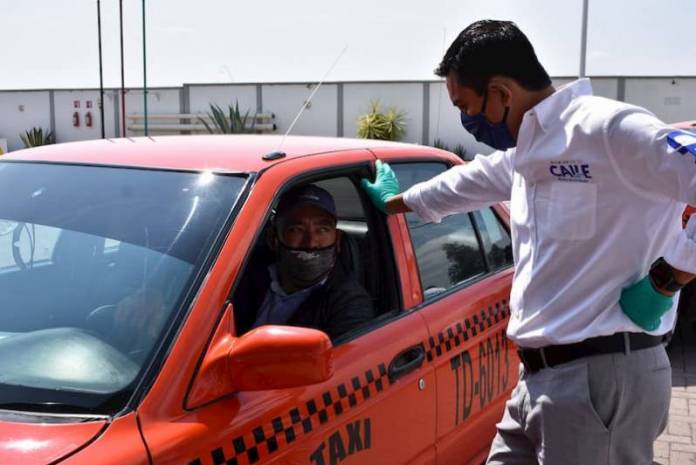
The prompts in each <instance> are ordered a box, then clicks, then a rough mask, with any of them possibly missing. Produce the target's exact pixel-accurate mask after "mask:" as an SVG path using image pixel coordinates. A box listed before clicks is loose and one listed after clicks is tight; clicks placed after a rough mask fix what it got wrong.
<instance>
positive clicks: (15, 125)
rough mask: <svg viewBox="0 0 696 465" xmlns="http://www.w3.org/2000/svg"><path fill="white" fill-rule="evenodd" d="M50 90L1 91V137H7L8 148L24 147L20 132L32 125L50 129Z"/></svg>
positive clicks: (22, 132)
mask: <svg viewBox="0 0 696 465" xmlns="http://www.w3.org/2000/svg"><path fill="white" fill-rule="evenodd" d="M50 126H51V116H50V100H49V92H48V91H37V92H31V91H27V92H0V138H3V139H7V148H8V150H18V149H21V148H24V144H23V143H22V141H21V139H20V138H19V135H20V134H24V132H25V131H27V130H29V129H31V128H32V127H41V128H43V129H44V131H48V130H50Z"/></svg>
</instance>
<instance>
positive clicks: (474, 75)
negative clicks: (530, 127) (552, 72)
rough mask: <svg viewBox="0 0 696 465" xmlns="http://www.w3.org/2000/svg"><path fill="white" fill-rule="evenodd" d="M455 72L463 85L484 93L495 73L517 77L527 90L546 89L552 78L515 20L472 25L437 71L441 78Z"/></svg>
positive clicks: (458, 38) (485, 21) (458, 39)
mask: <svg viewBox="0 0 696 465" xmlns="http://www.w3.org/2000/svg"><path fill="white" fill-rule="evenodd" d="M451 71H454V73H455V75H456V77H457V80H458V81H459V84H461V85H464V86H467V87H471V88H472V89H474V90H475V91H476V92H477V93H478V94H479V95H483V93H484V92H485V90H486V86H487V85H488V81H489V80H490V78H491V77H492V76H496V75H499V76H506V77H510V78H513V79H514V80H515V81H517V82H518V83H519V84H520V85H521V86H522V87H523V88H525V89H527V90H532V91H535V90H542V89H544V88H546V87H548V86H550V85H551V78H550V77H549V75H548V73H547V72H546V70H545V69H544V67H543V66H541V63H539V59H538V58H537V56H536V53H534V47H532V44H531V43H530V42H529V39H527V36H525V35H524V34H523V33H522V31H520V30H519V28H518V27H517V26H516V25H515V23H513V22H511V21H496V20H491V19H485V20H482V21H477V22H475V23H472V24H470V25H469V26H468V27H467V28H466V29H464V30H463V31H462V32H461V33H460V34H459V36H457V38H456V39H455V40H454V42H452V45H450V47H449V49H447V53H445V56H444V57H443V59H442V62H441V63H440V65H439V66H438V67H437V69H436V70H435V74H436V75H438V76H440V77H447V75H448V74H449V73H450V72H451Z"/></svg>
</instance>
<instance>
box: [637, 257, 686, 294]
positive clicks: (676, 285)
mask: <svg viewBox="0 0 696 465" xmlns="http://www.w3.org/2000/svg"><path fill="white" fill-rule="evenodd" d="M648 275H649V277H650V284H652V287H653V288H654V289H655V290H656V291H657V292H659V293H661V294H663V295H665V296H668V297H671V296H673V295H674V294H676V293H677V292H678V291H679V290H680V289H681V288H682V287H684V286H685V285H686V284H688V283H689V282H690V281H691V280H692V279H693V278H694V275H693V274H691V273H688V272H685V271H682V270H678V269H676V268H674V267H673V266H672V265H671V264H669V262H667V261H666V260H665V259H664V258H662V257H661V258H659V259H657V260H656V261H655V263H653V264H652V266H651V267H650V273H648Z"/></svg>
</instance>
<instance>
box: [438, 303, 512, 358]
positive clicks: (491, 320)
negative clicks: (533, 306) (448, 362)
mask: <svg viewBox="0 0 696 465" xmlns="http://www.w3.org/2000/svg"><path fill="white" fill-rule="evenodd" d="M508 315H510V306H509V305H508V302H507V301H506V300H503V301H501V302H496V303H495V304H494V305H489V306H488V308H487V309H485V310H481V311H480V312H479V313H477V314H474V315H472V316H471V317H470V318H466V319H465V320H464V321H463V322H457V323H455V324H453V325H452V326H449V327H447V328H445V329H444V330H442V331H440V332H439V333H438V334H437V336H436V337H433V336H431V337H429V338H428V343H427V344H426V347H427V352H426V354H425V356H426V358H427V360H428V362H432V361H433V360H434V359H436V358H438V357H442V356H443V355H444V354H447V353H448V352H450V351H451V350H452V349H454V348H456V347H459V346H460V345H462V344H463V343H464V342H466V341H468V340H469V339H471V338H473V337H476V335H477V334H479V333H482V332H484V331H486V330H487V329H488V328H490V327H491V326H493V325H494V324H496V323H499V322H501V321H503V320H504V319H505V318H507V316H508Z"/></svg>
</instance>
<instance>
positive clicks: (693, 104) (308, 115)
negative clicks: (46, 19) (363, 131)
mask: <svg viewBox="0 0 696 465" xmlns="http://www.w3.org/2000/svg"><path fill="white" fill-rule="evenodd" d="M574 79H575V78H571V77H565V78H555V79H553V83H554V85H555V86H557V87H558V86H561V85H564V84H567V83H569V82H571V81H573V80H574ZM620 79H623V80H624V84H625V85H624V96H625V100H626V101H627V102H630V103H634V104H637V105H640V106H644V107H646V108H648V109H649V110H650V111H652V112H654V113H655V114H656V115H657V116H658V117H659V118H661V119H663V120H664V121H667V122H676V121H683V120H692V119H696V78H693V77H692V78H674V79H672V78H642V77H631V78H616V77H600V78H593V79H592V85H593V88H594V92H595V94H596V95H601V96H605V97H609V98H618V97H619V87H620V85H619V82H620ZM312 85H313V84H304V83H299V84H258V85H257V84H220V85H187V86H184V87H182V88H152V89H150V90H149V95H148V111H149V112H150V113H179V112H181V109H182V102H183V101H184V99H185V94H186V92H188V101H189V110H190V111H191V112H192V113H196V112H206V111H208V110H209V105H210V103H216V104H218V105H220V106H222V107H226V106H227V105H229V104H234V102H235V101H238V102H239V106H240V109H241V110H242V111H246V110H249V111H250V112H252V113H253V112H255V111H256V110H257V87H258V86H261V101H262V107H263V108H262V111H265V112H272V113H274V114H275V115H276V124H277V126H278V130H277V133H279V134H282V133H283V132H285V130H286V129H287V128H288V126H289V125H290V123H291V122H292V120H293V118H294V117H295V115H296V114H297V112H298V111H299V109H300V107H301V106H302V104H303V103H304V101H305V100H306V99H307V98H308V97H309V95H310V93H311V91H312ZM424 85H425V83H423V82H383V83H379V82H378V83H374V82H365V83H354V82H351V83H344V84H343V113H342V115H340V116H342V119H343V126H342V129H343V136H344V137H355V135H356V132H357V119H358V117H359V116H361V115H363V114H365V112H367V110H368V105H369V103H370V101H372V100H379V101H380V102H381V104H382V107H383V108H384V109H386V108H389V107H391V106H394V107H396V108H397V109H399V110H402V111H405V112H406V122H407V126H406V136H405V137H404V140H405V141H407V142H413V143H427V144H433V143H434V141H435V139H437V138H439V139H440V140H442V141H443V142H444V143H446V144H447V145H448V146H449V147H451V148H454V147H455V146H456V145H457V144H462V145H463V146H464V147H465V148H466V149H467V150H468V152H469V153H489V152H490V151H491V149H490V148H489V147H487V146H485V145H482V144H477V143H476V142H475V141H474V139H473V138H472V137H471V136H470V135H469V134H468V133H467V132H466V131H464V130H463V129H462V127H461V124H460V121H459V112H458V110H457V109H456V108H454V107H453V106H452V104H451V103H450V101H449V97H448V95H447V91H446V89H445V85H444V83H443V82H440V81H432V82H429V83H428V84H427V86H428V87H429V94H428V98H427V100H428V104H429V108H427V109H426V111H427V112H428V124H427V128H428V132H427V134H424V133H423V101H424V95H423V89H424ZM49 96H50V92H49V91H48V90H42V91H0V138H7V139H8V148H9V149H10V150H17V149H19V148H22V147H23V144H22V143H21V141H20V139H19V134H20V133H23V132H24V131H26V130H27V129H31V128H32V127H35V126H36V127H43V128H44V129H49V128H50V125H51V117H50V97H49ZM76 100H77V101H79V102H80V108H79V109H75V108H74V105H73V103H74V102H75V101H76ZM97 100H98V90H96V89H89V90H80V89H75V90H56V91H54V104H55V108H54V111H55V131H56V136H57V140H58V142H65V141H73V140H85V139H96V138H98V137H100V135H101V133H100V127H99V109H98V106H97ZM87 101H91V102H92V108H91V109H87V108H86V102H87ZM114 105H118V106H120V104H119V93H118V90H116V89H107V90H106V92H105V101H104V116H105V129H106V135H107V137H120V133H119V132H117V131H116V128H117V126H120V122H118V123H117V121H115V106H114ZM20 106H22V107H23V111H20ZM339 109H340V106H339V102H338V84H337V83H330V84H325V85H324V86H323V87H322V88H321V89H319V91H318V92H317V94H316V95H315V96H314V99H313V102H312V105H311V107H310V108H308V109H307V110H305V112H304V114H303V115H302V116H301V117H300V119H299V120H298V122H297V125H296V126H295V129H294V131H293V134H298V135H318V136H330V137H333V136H337V135H338V134H339V128H338V125H339V124H340V123H339V122H340V116H339V114H338V112H339ZM74 111H78V112H79V113H80V127H79V128H74V127H73V126H72V114H73V112H74ZM87 111H91V112H92V117H93V126H92V128H87V127H85V115H86V113H87ZM142 112H143V97H142V92H141V91H140V90H137V89H132V90H129V91H128V93H127V95H126V114H127V115H128V114H133V113H142ZM152 133H153V134H157V132H156V131H152ZM129 135H138V133H134V134H129ZM424 139H427V140H424Z"/></svg>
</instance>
